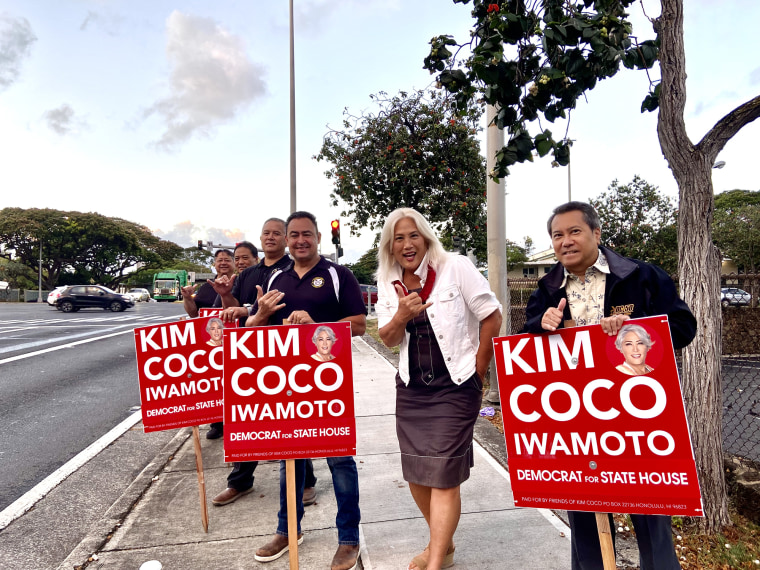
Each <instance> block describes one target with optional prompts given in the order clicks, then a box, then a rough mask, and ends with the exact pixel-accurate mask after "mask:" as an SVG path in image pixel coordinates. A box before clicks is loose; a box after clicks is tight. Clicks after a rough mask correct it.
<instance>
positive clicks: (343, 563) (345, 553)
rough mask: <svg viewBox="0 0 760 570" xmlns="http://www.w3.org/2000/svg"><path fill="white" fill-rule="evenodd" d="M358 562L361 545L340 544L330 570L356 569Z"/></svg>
mask: <svg viewBox="0 0 760 570" xmlns="http://www.w3.org/2000/svg"><path fill="white" fill-rule="evenodd" d="M358 564H359V545H358V544H339V545H338V550H336V551H335V556H333V559H332V563H331V564H330V570H355V568H356V567H357V565H358Z"/></svg>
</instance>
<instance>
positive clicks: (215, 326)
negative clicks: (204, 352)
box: [206, 317, 224, 346]
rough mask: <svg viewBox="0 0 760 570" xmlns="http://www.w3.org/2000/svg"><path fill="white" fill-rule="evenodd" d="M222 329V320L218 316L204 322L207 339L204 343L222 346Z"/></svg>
mask: <svg viewBox="0 0 760 570" xmlns="http://www.w3.org/2000/svg"><path fill="white" fill-rule="evenodd" d="M223 330H224V321H222V319H220V318H219V317H213V318H211V319H209V320H208V323H206V333H207V334H208V340H207V341H206V344H207V345H209V346H222V331H223Z"/></svg>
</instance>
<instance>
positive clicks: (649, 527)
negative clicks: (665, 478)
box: [522, 202, 697, 570]
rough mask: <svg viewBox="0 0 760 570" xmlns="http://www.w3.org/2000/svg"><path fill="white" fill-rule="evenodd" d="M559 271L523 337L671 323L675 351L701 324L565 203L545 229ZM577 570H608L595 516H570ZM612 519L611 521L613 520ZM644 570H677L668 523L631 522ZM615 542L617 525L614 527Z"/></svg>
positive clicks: (587, 216) (580, 206) (666, 282)
mask: <svg viewBox="0 0 760 570" xmlns="http://www.w3.org/2000/svg"><path fill="white" fill-rule="evenodd" d="M547 229H548V230H549V235H550V236H551V240H552V246H553V247H554V253H555V255H556V257H557V260H558V261H559V263H558V264H557V265H555V266H554V267H553V268H552V270H551V271H550V272H549V273H548V274H547V275H546V276H545V277H544V278H543V279H541V280H540V281H539V282H538V289H537V290H536V291H535V292H534V293H533V294H532V295H531V297H530V300H529V301H528V307H527V308H526V310H525V312H526V317H527V320H526V323H525V327H524V328H523V330H522V332H528V333H542V332H546V331H555V330H557V329H558V328H562V327H571V326H585V325H594V324H599V325H601V326H602V329H603V330H604V331H605V332H606V333H607V334H609V335H610V336H614V335H616V334H617V333H618V331H619V330H620V328H621V327H622V326H623V323H624V322H625V321H627V320H628V319H634V318H638V317H647V316H653V315H667V316H668V322H669V324H670V334H671V337H672V339H673V346H674V347H675V348H682V347H684V346H686V345H687V344H689V343H690V342H691V341H692V339H693V338H694V336H695V334H696V327H697V323H696V320H695V319H694V315H692V313H691V311H690V310H689V307H688V306H687V305H686V303H684V302H683V300H682V299H681V298H680V297H679V296H678V293H677V292H676V287H675V284H674V283H673V280H672V279H671V278H670V277H669V276H668V274H667V273H665V271H663V270H662V269H661V268H659V267H656V266H654V265H651V264H649V263H644V262H643V261H639V260H637V259H631V258H628V257H622V256H620V255H618V254H617V253H615V252H614V251H612V250H611V249H608V248H606V247H603V246H600V245H599V242H600V238H601V224H600V222H599V215H598V214H597V213H596V211H595V210H594V208H593V207H591V206H590V205H589V204H586V203H584V202H568V203H566V204H563V205H561V206H559V207H557V208H555V209H554V212H553V213H552V216H551V217H550V218H549V221H548V223H547ZM568 517H569V522H570V529H571V532H572V534H571V562H572V568H573V570H603V568H604V565H603V563H602V555H601V548H600V546H599V538H598V532H597V527H596V518H595V515H594V513H586V512H574V511H569V512H568ZM611 518H612V515H610V519H611ZM631 519H632V520H633V526H634V528H635V530H636V539H637V541H638V544H639V559H640V567H641V570H679V568H680V567H681V566H680V564H679V563H678V557H677V556H676V554H675V550H674V548H673V538H672V535H671V521H670V517H667V516H660V515H631ZM610 527H611V528H612V532H613V537H614V525H613V524H612V521H611V520H610Z"/></svg>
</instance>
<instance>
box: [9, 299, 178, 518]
mask: <svg viewBox="0 0 760 570" xmlns="http://www.w3.org/2000/svg"><path fill="white" fill-rule="evenodd" d="M183 314H184V311H183V310H182V305H181V304H179V303H138V304H137V305H136V306H135V307H134V308H132V309H128V310H126V311H124V312H121V313H111V312H107V311H103V310H100V309H89V310H82V311H79V312H77V313H71V314H63V313H61V312H60V311H57V310H55V309H54V308H52V307H48V306H47V304H36V303H25V304H19V303H14V304H10V303H0V418H2V423H0V427H1V431H0V511H2V510H3V509H4V508H5V507H7V506H8V505H9V504H11V503H13V501H15V500H16V499H17V498H19V497H20V496H21V495H23V494H24V493H26V492H27V491H28V490H29V489H31V488H32V487H34V486H35V485H36V484H37V483H39V482H40V481H41V480H42V479H44V478H45V477H47V476H48V475H50V474H51V473H52V472H54V471H55V470H56V469H58V468H59V467H60V466H62V465H63V464H65V463H66V462H67V461H68V460H69V459H71V458H72V457H74V456H75V455H76V454H77V453H79V452H80V451H82V450H83V449H84V448H86V447H87V446H89V445H90V444H91V443H93V442H94V441H96V440H97V439H98V438H100V437H101V436H102V435H103V434H105V433H106V432H108V431H109V430H111V429H112V428H113V427H114V426H116V425H117V424H119V423H120V422H121V421H123V420H124V419H125V418H127V417H128V416H129V415H131V413H133V412H134V411H135V410H137V409H138V407H139V405H140V397H139V392H138V385H137V375H136V361H135V349H134V337H133V335H132V334H131V333H132V329H133V328H135V327H140V326H146V325H149V324H157V323H160V322H166V321H171V320H174V319H176V318H178V317H179V316H181V315H183ZM61 347H63V348H61Z"/></svg>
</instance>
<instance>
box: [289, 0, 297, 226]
mask: <svg viewBox="0 0 760 570" xmlns="http://www.w3.org/2000/svg"><path fill="white" fill-rule="evenodd" d="M293 35H294V32H293V0H290V212H291V213H293V212H295V211H296V64H295V61H296V60H295V47H294V42H293Z"/></svg>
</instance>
